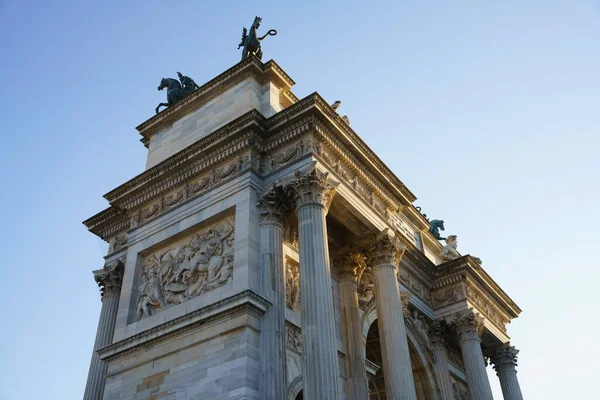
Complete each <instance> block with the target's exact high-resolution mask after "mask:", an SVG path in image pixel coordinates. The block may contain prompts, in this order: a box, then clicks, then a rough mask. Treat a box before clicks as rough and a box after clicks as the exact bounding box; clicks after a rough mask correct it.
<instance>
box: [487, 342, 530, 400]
mask: <svg viewBox="0 0 600 400" xmlns="http://www.w3.org/2000/svg"><path fill="white" fill-rule="evenodd" d="M517 354H519V350H517V349H515V347H514V346H505V347H502V348H501V349H499V350H498V351H497V352H496V355H495V356H494V357H492V359H491V362H492V364H494V369H495V370H496V374H497V375H498V378H499V379H500V386H501V387H502V395H503V397H504V400H523V394H521V387H520V386H519V380H518V379H517V368H516V367H517Z"/></svg>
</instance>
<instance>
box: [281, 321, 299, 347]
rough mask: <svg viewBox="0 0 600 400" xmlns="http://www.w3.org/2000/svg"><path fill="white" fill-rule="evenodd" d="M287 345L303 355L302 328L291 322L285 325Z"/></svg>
mask: <svg viewBox="0 0 600 400" xmlns="http://www.w3.org/2000/svg"><path fill="white" fill-rule="evenodd" d="M285 345H286V346H287V347H288V348H290V349H292V350H294V351H295V352H297V353H300V354H302V333H301V332H300V328H298V327H297V326H296V325H292V324H290V323H289V322H286V323H285Z"/></svg>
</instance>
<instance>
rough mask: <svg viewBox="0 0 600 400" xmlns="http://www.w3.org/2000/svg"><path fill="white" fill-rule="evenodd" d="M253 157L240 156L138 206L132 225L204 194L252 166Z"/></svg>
mask: <svg viewBox="0 0 600 400" xmlns="http://www.w3.org/2000/svg"><path fill="white" fill-rule="evenodd" d="M251 162H252V158H251V155H250V154H247V155H245V156H238V157H237V158H236V159H235V161H233V162H232V163H230V164H227V165H225V166H223V167H221V168H217V169H214V170H211V171H210V172H208V173H207V174H205V175H203V176H201V177H200V178H196V179H194V180H192V181H189V182H188V183H186V184H185V185H183V186H182V187H179V188H178V189H176V190H174V191H172V192H170V193H168V194H166V195H164V196H162V197H161V198H160V199H158V200H156V201H154V202H152V203H150V204H149V205H147V206H144V207H141V208H137V209H135V211H130V213H129V215H130V218H131V224H130V226H131V227H132V228H135V227H137V226H139V225H141V224H143V223H145V222H148V221H149V220H151V219H154V218H156V217H158V216H159V215H160V214H162V213H163V212H165V211H168V210H169V209H171V208H173V207H174V206H176V205H177V204H180V203H181V202H183V201H185V200H187V199H189V198H191V197H194V196H197V195H200V194H203V193H204V192H206V191H208V190H210V189H212V188H213V187H214V186H215V185H217V184H219V183H221V182H223V181H225V180H227V179H230V178H233V177H234V176H236V175H238V174H239V173H241V172H242V171H244V170H246V169H247V168H250V166H251Z"/></svg>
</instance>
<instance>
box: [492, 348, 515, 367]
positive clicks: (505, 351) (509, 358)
mask: <svg viewBox="0 0 600 400" xmlns="http://www.w3.org/2000/svg"><path fill="white" fill-rule="evenodd" d="M518 354H519V350H517V349H516V348H515V346H510V345H507V346H504V347H501V348H500V349H498V351H497V352H496V355H494V357H492V358H491V360H490V361H491V362H492V364H494V369H495V370H496V371H498V372H499V371H500V370H501V369H508V368H511V369H514V368H516V366H517V355H518Z"/></svg>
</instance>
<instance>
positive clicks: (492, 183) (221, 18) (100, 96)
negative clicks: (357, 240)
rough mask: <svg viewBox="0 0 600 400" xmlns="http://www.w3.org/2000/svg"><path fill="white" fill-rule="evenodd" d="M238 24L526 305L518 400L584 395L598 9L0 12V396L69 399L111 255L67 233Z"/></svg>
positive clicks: (307, 4)
mask: <svg viewBox="0 0 600 400" xmlns="http://www.w3.org/2000/svg"><path fill="white" fill-rule="evenodd" d="M493 3H494V4H493ZM498 3H502V4H498ZM373 4H377V6H374V5H373ZM255 15H260V16H262V17H263V25H262V27H261V29H264V32H266V30H267V29H271V28H274V29H277V30H278V32H279V34H278V35H277V36H276V37H269V38H268V39H267V40H266V41H265V42H264V43H263V50H264V54H265V56H264V58H265V60H268V59H271V58H273V59H275V60H276V61H277V62H278V63H279V64H280V65H281V66H282V67H283V68H284V69H285V70H286V71H287V72H288V73H289V74H290V76H291V77H292V78H293V79H294V80H295V81H296V82H298V83H297V85H296V87H295V90H294V91H295V93H296V94H297V95H298V97H300V98H302V97H304V96H306V95H308V94H309V93H312V92H313V91H318V92H319V93H320V94H321V95H323V96H324V97H325V98H326V99H328V100H330V101H331V102H333V101H334V100H338V99H339V100H342V102H343V104H342V107H341V108H340V110H339V111H340V113H342V114H348V115H349V117H350V119H351V122H352V127H353V128H354V129H355V130H356V132H358V134H359V135H361V137H362V138H363V139H364V140H365V142H366V143H368V144H369V146H371V148H372V149H373V150H374V151H375V152H376V153H377V154H378V155H379V156H380V157H381V158H382V159H383V160H384V161H385V162H386V163H387V164H388V166H389V167H390V168H391V169H392V170H393V171H394V172H395V173H396V174H397V175H398V176H399V177H400V179H401V180H402V181H403V182H404V183H405V184H406V185H407V186H408V187H409V188H410V189H411V190H412V191H413V192H414V193H415V194H416V196H417V197H418V200H417V201H416V203H415V204H416V205H420V206H421V207H422V208H423V210H424V212H426V213H427V214H428V216H429V217H432V218H441V219H444V220H445V221H446V228H447V229H446V233H448V234H457V235H458V236H459V251H461V252H462V253H471V254H473V255H476V256H478V257H480V258H481V259H482V260H483V262H484V268H485V269H486V270H487V271H488V272H489V273H490V274H491V275H492V276H493V277H494V279H495V280H496V281H497V282H498V283H499V284H500V285H501V286H502V287H503V288H504V289H505V290H506V292H507V293H508V294H509V295H510V296H511V297H512V298H513V299H514V300H515V301H516V302H517V304H519V305H520V306H521V308H522V309H523V313H522V315H521V317H519V318H518V319H517V320H515V321H514V322H513V323H511V324H510V325H509V327H508V328H509V334H510V335H511V337H512V341H513V344H514V345H515V346H517V348H519V349H520V350H521V354H520V358H519V367H518V371H519V375H518V376H519V379H520V381H521V386H522V389H523V392H524V395H525V398H526V399H529V400H531V399H591V398H593V397H595V396H593V395H592V394H591V393H597V391H598V386H597V384H596V382H597V381H598V377H597V372H596V369H597V360H598V358H599V357H600V352H599V346H598V339H597V334H598V331H599V328H600V324H599V322H598V317H597V315H596V312H597V310H598V306H599V303H600V300H599V295H598V294H597V293H598V290H597V287H598V286H597V285H598V281H599V279H600V273H599V267H600V265H599V262H598V259H599V257H598V253H597V250H594V248H596V249H597V247H596V246H595V245H594V243H595V242H596V241H597V239H596V237H595V235H596V231H597V230H598V227H599V226H600V212H599V210H598V196H599V195H600V177H599V175H600V162H599V161H598V160H599V157H598V151H599V149H598V148H599V145H600V139H599V138H600V134H599V133H600V132H599V129H600V128H599V126H600V112H599V110H598V106H599V105H600V102H599V100H600V99H599V96H600V72H599V71H600V68H599V65H600V47H599V43H600V1H585V0H580V1H552V0H540V1H534V0H532V1H503V2H492V1H485V2H480V1H470V2H469V1H451V2H449V1H446V2H441V1H440V2H417V1H413V0H410V1H409V0H401V1H398V0H396V1H390V2H385V1H378V2H365V1H361V2H350V1H339V2H321V1H319V2H317V1H297V2H287V1H277V2H269V3H267V2H259V1H246V2H241V1H236V2H233V1H228V2H227V1H203V2H199V1H198V2H193V1H187V2H184V1H177V2H166V1H164V0H163V1H149V0H145V1H127V2H124V1H118V2H117V1H95V2H92V1H85V2H84V1H71V2H65V1H60V0H54V1H37V2H34V1H26V0H21V1H18V0H0V77H1V78H0V79H1V80H2V84H1V89H0V90H1V95H0V149H1V152H2V157H0V179H1V181H2V194H1V195H0V210H1V211H0V212H1V213H2V218H1V221H2V226H3V228H4V229H2V231H1V233H0V235H1V238H0V239H1V240H0V243H2V254H3V257H4V262H3V266H2V274H1V275H0V288H1V290H0V304H1V305H2V306H3V318H2V328H1V329H0V343H1V345H0V346H2V348H1V353H0V388H2V389H1V390H0V398H2V399H11V400H12V399H41V398H43V399H52V400H54V399H57V400H58V399H60V400H69V399H80V398H81V397H82V393H83V389H84V386H85V381H86V376H87V372H88V366H89V360H90V356H91V351H92V346H93V342H94V336H95V332H96V326H97V321H98V315H99V312H100V305H101V303H100V295H99V293H98V290H97V287H96V285H95V283H94V280H93V277H92V273H91V271H92V270H94V269H98V268H101V267H102V265H103V259H102V256H103V255H104V253H105V251H106V246H105V245H104V244H103V243H102V242H101V241H100V240H99V239H97V238H96V237H95V236H94V235H92V234H91V233H88V232H87V231H86V229H85V227H84V226H83V225H82V224H81V221H83V220H84V219H87V218H88V217H90V216H92V215H94V214H96V213H97V212H98V211H100V210H102V209H104V208H105V207H106V206H107V204H106V202H105V200H104V199H103V198H102V195H103V194H104V193H106V192H108V191H109V190H111V189H113V188H115V187H116V186H118V185H120V184H121V183H123V182H125V181H126V180H128V179H130V178H132V177H133V176H135V175H137V174H139V173H141V172H142V171H143V169H144V165H145V155H146V150H145V148H144V147H143V145H142V144H141V143H140V142H139V138H140V137H139V135H138V134H137V132H136V131H135V129H134V127H135V126H137V125H138V124H139V123H141V122H143V121H145V120H146V119H148V118H149V117H151V116H152V115H154V108H155V107H156V105H157V104H158V103H159V102H162V101H164V99H165V93H164V92H158V91H157V90H156V87H157V86H158V84H159V81H160V79H161V77H175V76H176V75H175V72H176V71H181V72H183V73H184V74H186V75H189V76H191V77H192V78H194V79H195V81H196V82H197V83H199V84H202V83H204V82H206V81H208V80H209V79H211V78H213V77H215V76H216V75H217V74H219V73H221V72H223V71H224V70H226V69H228V68H229V67H231V66H232V65H233V64H235V63H237V62H238V61H239V57H240V52H239V51H237V50H236V48H237V44H238V43H239V40H240V35H241V30H242V27H243V26H246V27H247V26H249V25H250V23H251V22H252V20H253V18H254V16H255ZM490 377H491V381H492V385H493V387H494V393H495V395H496V398H497V399H501V398H502V396H501V394H500V388H499V385H498V381H497V378H496V377H495V375H493V371H491V369H490ZM596 395H597V394H596Z"/></svg>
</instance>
